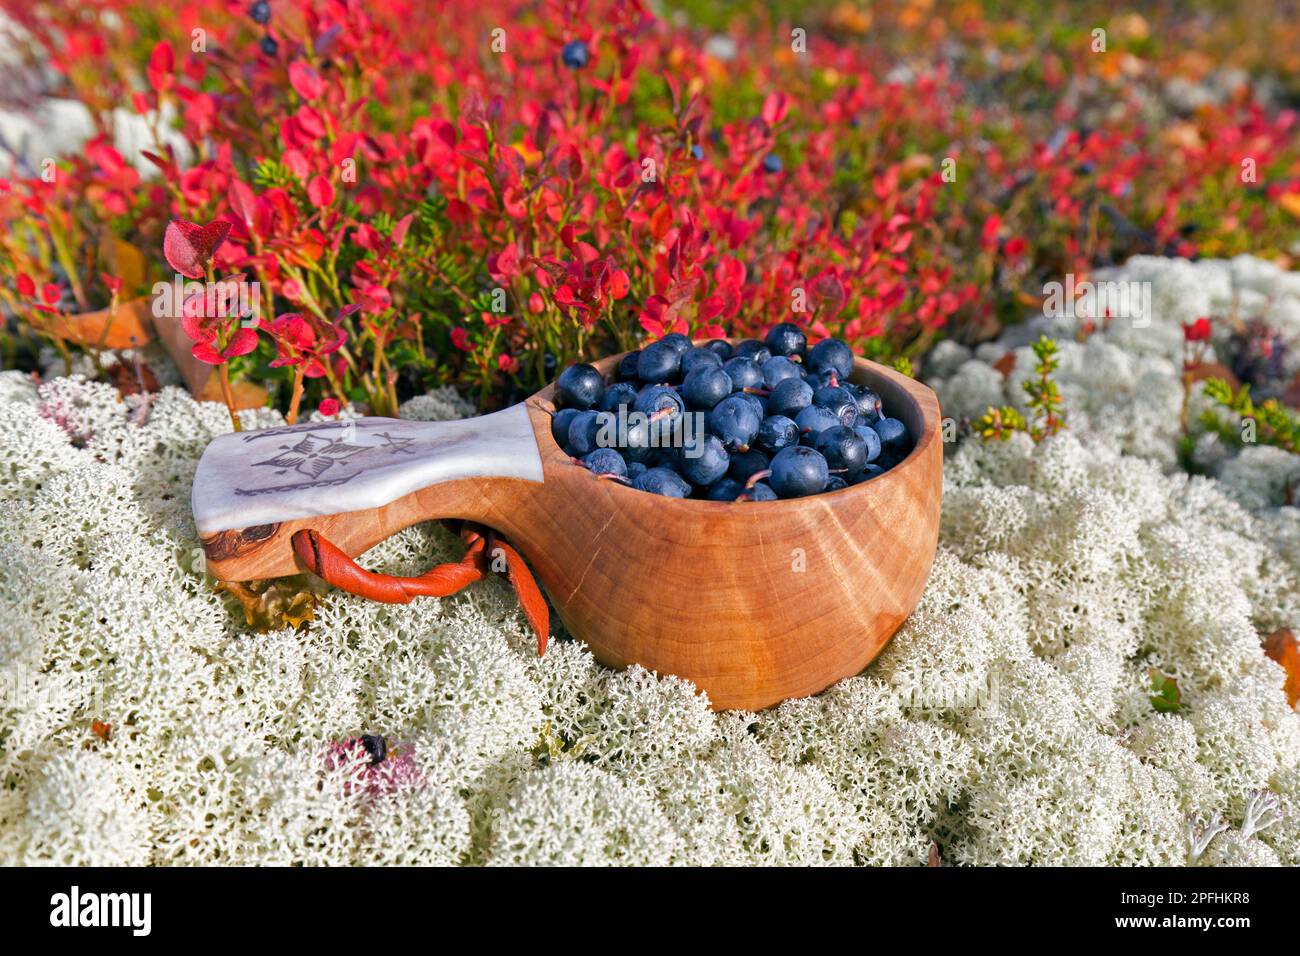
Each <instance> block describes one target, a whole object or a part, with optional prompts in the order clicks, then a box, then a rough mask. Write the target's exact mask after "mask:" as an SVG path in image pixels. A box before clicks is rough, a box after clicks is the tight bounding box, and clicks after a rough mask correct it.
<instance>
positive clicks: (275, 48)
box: [258, 33, 280, 56]
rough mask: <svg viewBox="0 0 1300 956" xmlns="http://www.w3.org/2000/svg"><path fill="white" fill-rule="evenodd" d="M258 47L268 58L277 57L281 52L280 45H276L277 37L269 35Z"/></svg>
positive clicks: (263, 38)
mask: <svg viewBox="0 0 1300 956" xmlns="http://www.w3.org/2000/svg"><path fill="white" fill-rule="evenodd" d="M258 46H260V47H261V48H262V52H263V53H264V54H266V55H267V56H275V55H276V54H277V53H279V52H280V44H278V43H276V42H275V37H273V36H271V34H269V33H268V34H267V35H266V36H264V37H262V39H261V42H260V43H259V44H258Z"/></svg>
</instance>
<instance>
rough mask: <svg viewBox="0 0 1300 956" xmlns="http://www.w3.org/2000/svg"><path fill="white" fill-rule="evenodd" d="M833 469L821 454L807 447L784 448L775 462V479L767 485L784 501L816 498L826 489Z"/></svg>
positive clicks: (770, 479) (773, 476) (771, 479)
mask: <svg viewBox="0 0 1300 956" xmlns="http://www.w3.org/2000/svg"><path fill="white" fill-rule="evenodd" d="M829 477H830V469H829V468H828V467H827V465H826V459H825V458H823V457H822V455H821V452H819V451H816V450H815V449H812V448H808V447H807V446H805V445H795V446H793V447H791V448H783V449H781V451H779V452H777V453H776V457H775V458H773V459H772V476H771V477H770V478H769V479H768V483H769V484H770V485H771V486H772V490H773V491H775V492H776V493H777V495H778V496H780V497H782V498H801V497H803V496H804V495H815V494H817V493H818V492H820V491H821V490H822V489H823V488H825V487H826V479H827V478H829Z"/></svg>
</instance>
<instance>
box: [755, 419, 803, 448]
mask: <svg viewBox="0 0 1300 956" xmlns="http://www.w3.org/2000/svg"><path fill="white" fill-rule="evenodd" d="M754 444H755V445H757V446H758V447H759V448H761V449H762V450H763V451H765V452H767V453H768V454H769V455H775V454H776V453H777V452H778V451H780V450H781V449H782V448H789V447H790V446H791V445H797V444H799V426H798V425H796V424H795V423H794V419H792V418H787V417H786V416H784V415H769V416H767V418H764V419H763V421H762V422H760V423H759V426H758V434H756V435H755V436H754Z"/></svg>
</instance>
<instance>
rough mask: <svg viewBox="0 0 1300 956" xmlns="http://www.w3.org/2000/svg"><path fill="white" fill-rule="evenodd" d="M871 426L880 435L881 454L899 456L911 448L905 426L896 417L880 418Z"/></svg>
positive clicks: (910, 440) (910, 441)
mask: <svg viewBox="0 0 1300 956" xmlns="http://www.w3.org/2000/svg"><path fill="white" fill-rule="evenodd" d="M871 427H872V428H874V429H875V430H876V434H877V435H879V436H880V450H881V452H882V453H883V454H887V455H893V456H895V457H899V458H901V457H902V456H903V455H904V454H906V453H907V452H908V450H909V449H910V448H911V444H912V439H911V437H910V436H909V435H908V434H907V426H906V425H904V424H903V423H902V422H900V421H899V420H898V419H897V418H882V419H880V420H879V421H878V422H875V423H873V424H872V426H871Z"/></svg>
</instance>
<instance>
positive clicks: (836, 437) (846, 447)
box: [814, 425, 867, 477]
mask: <svg viewBox="0 0 1300 956" xmlns="http://www.w3.org/2000/svg"><path fill="white" fill-rule="evenodd" d="M814 447H816V449H817V450H818V451H819V452H821V453H822V457H823V458H825V459H826V466H827V467H828V468H830V470H831V471H833V472H835V473H836V474H842V475H847V476H849V477H852V476H854V475H856V474H857V473H858V472H860V471H862V469H863V468H865V467H867V443H866V442H865V441H864V440H863V439H862V437H861V436H860V435H858V433H857V432H855V431H854V430H853V429H852V428H846V427H845V426H843V425H837V426H835V427H834V428H828V429H826V430H825V431H824V432H822V433H821V434H820V435H818V436H817V444H816V445H815V446H814Z"/></svg>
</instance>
